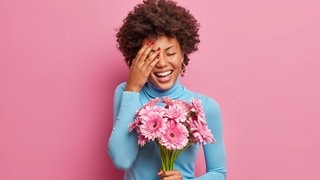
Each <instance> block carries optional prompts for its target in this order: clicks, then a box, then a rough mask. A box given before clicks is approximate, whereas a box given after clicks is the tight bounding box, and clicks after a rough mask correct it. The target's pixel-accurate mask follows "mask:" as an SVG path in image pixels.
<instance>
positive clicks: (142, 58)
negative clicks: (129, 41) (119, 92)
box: [125, 42, 160, 92]
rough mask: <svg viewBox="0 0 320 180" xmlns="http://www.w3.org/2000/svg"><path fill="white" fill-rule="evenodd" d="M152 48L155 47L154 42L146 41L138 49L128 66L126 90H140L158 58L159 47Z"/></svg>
mask: <svg viewBox="0 0 320 180" xmlns="http://www.w3.org/2000/svg"><path fill="white" fill-rule="evenodd" d="M154 48H156V47H155V46H154V42H153V43H146V44H145V45H143V46H142V48H141V49H140V50H139V51H138V53H137V55H136V57H135V58H134V59H133V61H132V64H131V66H130V72H129V78H128V81H127V85H126V88H125V90H126V91H133V92H140V90H141V88H142V87H143V85H144V84H145V83H146V82H147V80H148V77H149V75H150V73H151V71H152V69H153V68H154V66H155V65H156V64H157V62H158V61H159V59H160V58H159V52H160V47H157V49H154Z"/></svg>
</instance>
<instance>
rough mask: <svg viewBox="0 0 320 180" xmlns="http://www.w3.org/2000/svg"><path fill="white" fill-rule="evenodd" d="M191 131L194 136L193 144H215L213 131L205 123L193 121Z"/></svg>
mask: <svg viewBox="0 0 320 180" xmlns="http://www.w3.org/2000/svg"><path fill="white" fill-rule="evenodd" d="M190 131H191V134H192V142H194V143H197V142H200V143H204V144H206V143H214V142H215V140H214V138H213V135H212V133H211V130H210V129H209V128H208V126H207V124H205V123H202V122H199V121H193V122H192V123H191V124H190Z"/></svg>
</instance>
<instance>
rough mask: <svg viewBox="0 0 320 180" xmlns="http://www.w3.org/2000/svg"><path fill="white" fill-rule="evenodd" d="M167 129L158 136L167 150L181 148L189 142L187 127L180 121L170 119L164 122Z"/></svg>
mask: <svg viewBox="0 0 320 180" xmlns="http://www.w3.org/2000/svg"><path fill="white" fill-rule="evenodd" d="M166 125H167V130H166V132H165V133H164V134H163V135H162V136H161V137H160V139H159V143H160V144H161V145H162V146H164V147H166V149H168V150H181V149H183V148H184V147H185V146H186V145H187V144H188V142H189V139H188V136H189V132H188V129H187V128H186V127H185V126H184V125H183V124H181V123H177V122H176V121H174V120H170V121H168V122H167V123H166Z"/></svg>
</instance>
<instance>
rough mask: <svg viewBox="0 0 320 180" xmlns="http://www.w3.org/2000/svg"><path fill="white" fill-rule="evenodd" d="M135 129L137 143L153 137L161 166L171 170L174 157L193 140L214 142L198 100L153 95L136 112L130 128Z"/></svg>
mask: <svg viewBox="0 0 320 180" xmlns="http://www.w3.org/2000/svg"><path fill="white" fill-rule="evenodd" d="M133 130H135V131H136V132H137V133H138V144H139V145H140V146H141V147H142V146H144V145H145V144H146V143H147V142H148V141H155V142H156V143H157V145H158V147H159V149H160V154H161V162H162V169H163V170H165V171H167V170H173V164H174V161H175V160H176V158H177V157H178V156H179V155H180V153H181V152H183V151H184V150H185V149H187V148H188V147H189V146H190V145H191V144H193V143H204V144H205V143H214V142H215V140H214V137H213V135H212V133H211V130H210V129H209V128H208V126H207V123H206V119H205V114H204V111H203V109H202V105H201V102H200V100H198V99H191V103H188V102H186V101H182V100H179V99H177V100H173V99H170V98H167V97H164V98H161V99H160V98H155V99H152V100H150V101H149V102H148V103H146V104H145V105H144V106H142V107H141V108H140V109H139V110H138V111H137V113H136V116H135V119H134V121H133V123H131V124H129V131H130V132H131V131H133Z"/></svg>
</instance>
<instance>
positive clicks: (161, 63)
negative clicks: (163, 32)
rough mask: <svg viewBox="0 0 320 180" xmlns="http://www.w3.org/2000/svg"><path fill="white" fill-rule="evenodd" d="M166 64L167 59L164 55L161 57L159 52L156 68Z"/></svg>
mask: <svg viewBox="0 0 320 180" xmlns="http://www.w3.org/2000/svg"><path fill="white" fill-rule="evenodd" d="M167 65H168V61H167V60H166V58H165V57H163V55H162V53H159V61H158V62H157V64H156V67H157V68H163V67H166V66H167Z"/></svg>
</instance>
